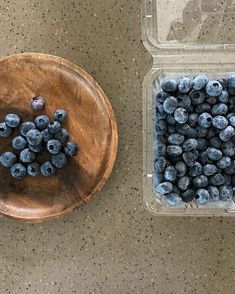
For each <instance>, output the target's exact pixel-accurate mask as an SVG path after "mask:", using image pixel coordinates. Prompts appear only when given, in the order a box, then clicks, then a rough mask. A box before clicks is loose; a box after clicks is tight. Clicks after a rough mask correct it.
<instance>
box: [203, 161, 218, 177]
mask: <svg viewBox="0 0 235 294" xmlns="http://www.w3.org/2000/svg"><path fill="white" fill-rule="evenodd" d="M216 172H217V167H216V166H215V165H214V164H206V165H204V166H203V173H204V175H205V176H212V175H214V174H215V173H216Z"/></svg>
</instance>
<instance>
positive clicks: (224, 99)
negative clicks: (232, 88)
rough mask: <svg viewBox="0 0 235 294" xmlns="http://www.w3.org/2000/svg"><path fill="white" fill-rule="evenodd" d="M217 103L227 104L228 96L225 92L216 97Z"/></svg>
mask: <svg viewBox="0 0 235 294" xmlns="http://www.w3.org/2000/svg"><path fill="white" fill-rule="evenodd" d="M218 100H219V102H221V103H227V102H228V100H229V94H228V92H227V91H222V93H221V94H220V95H219V97H218Z"/></svg>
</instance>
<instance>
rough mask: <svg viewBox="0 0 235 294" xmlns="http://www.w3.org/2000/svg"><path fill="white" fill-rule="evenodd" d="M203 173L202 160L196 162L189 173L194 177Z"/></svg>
mask: <svg viewBox="0 0 235 294" xmlns="http://www.w3.org/2000/svg"><path fill="white" fill-rule="evenodd" d="M201 174H202V165H201V163H200V162H197V161H196V162H195V164H194V166H192V167H190V169H189V175H190V176H192V177H197V176H199V175H201Z"/></svg>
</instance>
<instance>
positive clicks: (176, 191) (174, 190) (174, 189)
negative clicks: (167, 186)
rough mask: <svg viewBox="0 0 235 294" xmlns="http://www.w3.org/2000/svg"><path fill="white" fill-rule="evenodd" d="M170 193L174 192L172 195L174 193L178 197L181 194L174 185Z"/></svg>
mask: <svg viewBox="0 0 235 294" xmlns="http://www.w3.org/2000/svg"><path fill="white" fill-rule="evenodd" d="M172 192H174V193H176V194H178V195H180V194H181V192H180V189H179V188H178V187H177V186H176V185H175V184H173V190H172Z"/></svg>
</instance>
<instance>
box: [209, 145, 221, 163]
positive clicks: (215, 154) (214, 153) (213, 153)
mask: <svg viewBox="0 0 235 294" xmlns="http://www.w3.org/2000/svg"><path fill="white" fill-rule="evenodd" d="M206 154H207V156H208V158H209V159H211V160H215V161H217V160H219V159H220V158H221V157H222V155H223V154H222V152H221V151H220V150H219V149H216V148H214V147H208V148H207V149H206Z"/></svg>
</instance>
